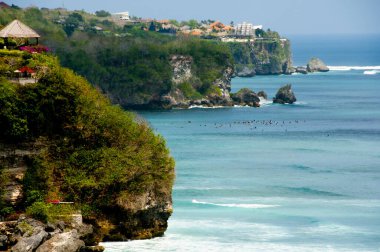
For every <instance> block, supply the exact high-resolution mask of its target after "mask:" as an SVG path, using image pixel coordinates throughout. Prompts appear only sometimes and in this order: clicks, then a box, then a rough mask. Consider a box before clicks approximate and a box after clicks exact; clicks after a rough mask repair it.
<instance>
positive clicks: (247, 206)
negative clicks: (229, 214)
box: [191, 199, 279, 209]
mask: <svg viewBox="0 0 380 252" xmlns="http://www.w3.org/2000/svg"><path fill="white" fill-rule="evenodd" d="M191 202H192V203H194V204H201V205H211V206H220V207H236V208H253V209H257V208H270V207H279V205H265V204H235V203H232V204H216V203H211V202H206V201H198V200H196V199H193V200H192V201H191Z"/></svg>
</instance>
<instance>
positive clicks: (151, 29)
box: [149, 22, 156, 31]
mask: <svg viewBox="0 0 380 252" xmlns="http://www.w3.org/2000/svg"><path fill="white" fill-rule="evenodd" d="M149 31H156V25H155V24H154V22H151V23H150V25H149Z"/></svg>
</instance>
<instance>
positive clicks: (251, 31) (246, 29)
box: [235, 22, 263, 37]
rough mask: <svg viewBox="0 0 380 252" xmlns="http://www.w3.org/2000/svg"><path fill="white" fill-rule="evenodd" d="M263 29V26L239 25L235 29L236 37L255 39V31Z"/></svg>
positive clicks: (244, 23) (245, 23)
mask: <svg viewBox="0 0 380 252" xmlns="http://www.w3.org/2000/svg"><path fill="white" fill-rule="evenodd" d="M257 29H263V26H262V25H253V24H251V23H247V22H243V23H242V24H238V25H237V26H236V28H235V35H238V36H249V37H255V36H256V34H255V30H257Z"/></svg>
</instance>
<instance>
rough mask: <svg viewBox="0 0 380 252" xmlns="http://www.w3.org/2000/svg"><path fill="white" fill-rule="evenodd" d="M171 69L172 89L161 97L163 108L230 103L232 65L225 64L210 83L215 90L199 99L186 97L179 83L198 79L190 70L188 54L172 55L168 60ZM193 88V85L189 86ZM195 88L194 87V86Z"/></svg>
mask: <svg viewBox="0 0 380 252" xmlns="http://www.w3.org/2000/svg"><path fill="white" fill-rule="evenodd" d="M170 63H171V66H172V69H173V79H172V82H173V87H172V90H171V91H170V92H169V93H168V94H166V95H164V96H162V97H161V102H162V104H163V105H164V108H188V107H189V106H191V105H199V106H200V105H204V106H228V105H231V102H232V100H231V97H230V91H231V78H232V75H233V72H234V69H233V67H232V66H229V65H227V66H225V69H224V70H223V73H222V74H221V77H220V78H218V79H216V80H214V81H213V83H212V84H211V85H212V86H213V87H215V90H216V91H217V92H215V93H212V94H209V95H206V96H204V97H203V98H201V99H194V98H190V97H186V95H185V94H184V92H183V91H182V90H181V87H180V84H183V83H192V84H191V85H197V84H198V82H199V80H197V76H196V75H195V74H194V72H193V71H192V64H193V59H192V58H191V57H190V56H182V55H173V56H172V57H171V60H170ZM191 88H194V87H191ZM194 89H195V88H194Z"/></svg>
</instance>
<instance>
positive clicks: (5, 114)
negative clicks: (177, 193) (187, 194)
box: [0, 50, 174, 240]
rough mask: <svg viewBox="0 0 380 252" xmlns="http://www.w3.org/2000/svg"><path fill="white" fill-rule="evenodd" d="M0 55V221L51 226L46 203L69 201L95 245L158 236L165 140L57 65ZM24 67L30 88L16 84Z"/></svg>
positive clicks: (165, 211)
mask: <svg viewBox="0 0 380 252" xmlns="http://www.w3.org/2000/svg"><path fill="white" fill-rule="evenodd" d="M0 55H1V57H0V76H1V79H0V154H1V159H0V167H1V169H0V170H1V172H2V176H1V181H0V182H1V183H0V192H1V195H2V196H1V200H0V208H1V209H0V215H1V216H2V217H5V218H6V219H10V220H11V219H15V218H16V219H17V217H18V215H19V214H20V213H25V212H26V213H29V215H31V216H32V217H35V218H37V219H40V220H42V221H52V220H54V219H57V216H61V215H62V213H60V212H59V211H58V212H56V211H53V210H54V207H53V206H52V205H51V204H49V203H47V202H49V201H66V202H73V203H74V204H73V205H71V206H72V207H71V210H72V211H76V212H78V211H80V212H81V213H82V215H83V218H84V221H85V222H87V223H91V224H92V225H93V226H94V229H95V233H96V237H97V238H96V239H97V240H125V239H143V238H151V237H154V236H159V235H162V234H163V233H164V231H165V230H166V228H167V220H168V218H169V216H170V215H171V213H172V207H171V191H172V185H173V180H174V160H173V159H172V158H171V157H170V154H169V151H168V149H167V148H166V145H165V141H164V140H163V138H162V137H160V136H158V135H156V134H154V132H153V131H152V130H151V129H150V127H149V126H148V125H147V123H146V122H145V121H143V120H142V119H140V118H138V117H136V115H134V114H132V113H128V112H124V111H123V110H122V109H121V108H119V107H117V106H112V105H111V104H110V101H109V100H108V99H106V98H105V97H104V96H103V95H102V94H101V93H99V92H98V91H97V90H96V89H95V88H93V87H92V86H91V85H90V84H89V83H88V82H87V81H86V80H85V79H84V78H82V77H79V76H77V75H76V74H74V73H73V71H72V70H69V69H66V68H62V67H61V66H60V65H59V62H58V60H57V58H55V57H54V56H51V55H47V54H30V53H28V52H20V51H8V50H1V51H0ZM21 67H28V68H29V69H32V70H33V71H34V73H33V74H32V77H28V78H29V79H34V80H36V83H29V84H25V85H20V84H17V83H14V82H18V81H20V79H19V78H18V77H17V76H15V73H14V71H15V70H17V69H20V68H21ZM11 81H12V82H11ZM58 219H59V218H58Z"/></svg>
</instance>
